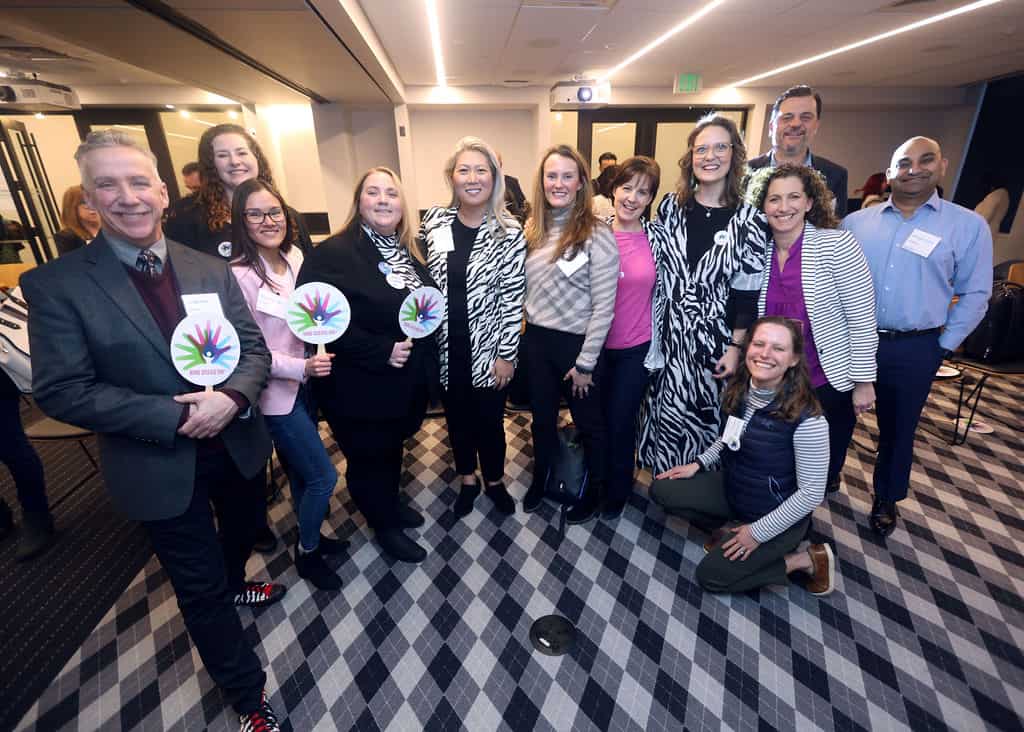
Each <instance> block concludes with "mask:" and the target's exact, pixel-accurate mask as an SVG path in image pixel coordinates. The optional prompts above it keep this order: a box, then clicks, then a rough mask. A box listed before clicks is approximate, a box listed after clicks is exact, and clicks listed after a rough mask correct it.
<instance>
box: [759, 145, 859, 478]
mask: <svg viewBox="0 0 1024 732" xmlns="http://www.w3.org/2000/svg"><path fill="white" fill-rule="evenodd" d="M748 190H749V195H750V198H751V201H752V202H753V203H755V204H756V205H757V207H758V208H759V209H761V210H762V211H764V213H765V215H766V216H767V217H768V225H769V226H770V227H771V232H772V238H771V240H770V241H769V242H768V249H767V253H766V258H765V268H764V272H765V277H764V281H763V282H762V284H761V292H760V295H759V297H758V304H757V310H758V314H759V315H781V316H783V317H787V318H792V319H794V320H797V321H799V322H800V323H802V324H803V337H804V352H805V353H804V355H805V356H806V358H807V367H808V370H809V372H810V377H811V385H812V386H813V387H814V390H815V393H816V394H817V397H818V401H819V402H821V405H822V408H823V409H824V410H825V417H826V418H827V419H828V427H829V445H830V452H831V457H830V459H829V468H828V483H827V486H828V491H829V492H830V493H831V492H835V491H837V490H839V477H840V474H841V473H842V469H843V463H844V462H845V461H846V449H847V448H848V447H849V446H850V440H851V438H852V437H853V428H854V426H855V425H856V423H857V415H858V414H860V413H861V412H865V411H867V410H869V409H871V407H872V405H873V404H874V402H875V387H874V380H875V351H876V350H877V348H878V331H877V325H876V322H875V291H874V286H873V285H872V281H871V271H870V270H869V269H868V263H867V260H866V259H865V258H864V253H863V252H862V251H861V248H860V245H859V244H858V243H857V240H856V239H855V238H854V237H853V234H851V233H850V232H848V231H843V230H841V229H839V228H837V227H838V226H839V222H838V220H837V219H836V216H835V214H834V213H833V212H832V193H831V192H830V191H829V189H828V188H827V187H826V186H825V181H824V179H823V178H822V177H821V174H820V173H818V172H817V171H816V170H814V169H812V168H808V167H805V166H802V165H788V164H787V165H781V166H779V167H778V168H763V169H762V170H759V171H757V172H756V173H755V174H754V176H753V178H752V179H751V183H750V187H749V189H748Z"/></svg>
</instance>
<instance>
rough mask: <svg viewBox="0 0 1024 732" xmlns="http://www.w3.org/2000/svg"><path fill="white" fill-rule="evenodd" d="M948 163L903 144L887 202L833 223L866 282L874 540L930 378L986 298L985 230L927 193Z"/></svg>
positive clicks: (988, 241)
mask: <svg viewBox="0 0 1024 732" xmlns="http://www.w3.org/2000/svg"><path fill="white" fill-rule="evenodd" d="M948 164H949V162H948V161H947V160H945V159H944V158H943V157H942V150H941V149H940V148H939V143H937V142H936V141H935V140H931V139H929V138H927V137H912V138H911V139H909V140H907V141H906V142H904V143H903V144H902V145H900V146H899V147H898V148H896V151H895V152H894V153H893V156H892V161H891V163H890V165H889V169H888V170H887V171H886V176H887V177H888V179H889V185H890V186H891V187H892V197H891V198H890V199H889V201H888V202H886V203H884V204H882V205H880V206H873V207H871V208H868V209H866V210H863V211H857V212H856V213H853V214H850V215H849V216H848V217H846V219H845V220H844V221H843V228H845V229H847V230H848V231H850V232H852V233H853V235H854V236H856V237H857V241H859V242H860V244H861V247H862V248H863V249H864V256H865V257H867V260H868V266H869V267H870V268H871V276H872V279H873V280H874V284H875V301H876V303H877V319H878V376H877V379H878V381H877V383H876V385H875V395H876V407H877V410H878V433H879V434H878V460H877V462H876V463H875V471H874V478H873V482H874V490H875V499H874V504H873V505H872V508H871V520H870V523H871V528H872V530H873V531H874V532H875V533H876V534H878V535H880V536H883V537H884V536H888V535H889V534H891V533H892V531H893V529H895V527H896V517H897V509H896V503H897V502H898V501H901V500H903V499H904V498H906V497H907V488H908V484H909V482H910V466H911V463H912V462H913V457H914V433H915V431H916V430H917V423H918V420H919V419H920V417H921V410H922V409H924V404H925V401H926V400H927V399H928V392H929V391H930V390H931V386H932V380H933V379H934V378H935V372H936V370H937V369H938V367H939V365H940V364H941V363H942V359H943V357H944V356H945V355H946V354H947V353H949V352H950V351H952V350H954V349H955V348H956V347H957V346H959V345H960V343H961V342H962V341H963V339H964V338H966V337H967V336H968V335H969V334H970V333H971V331H972V330H974V328H975V327H976V326H977V325H978V323H979V322H980V321H981V319H982V317H984V315H985V311H986V310H987V309H988V299H989V296H990V295H991V293H992V235H991V233H990V232H989V229H988V225H987V224H986V223H985V220H984V219H983V218H982V217H981V216H979V215H978V214H976V213H974V212H973V211H971V210H969V209H966V208H963V207H962V206H958V205H956V204H955V203H951V202H950V201H944V200H942V199H941V198H940V197H939V195H938V193H937V192H936V187H937V186H938V184H939V181H941V180H942V177H943V176H944V175H945V173H946V168H947V166H948ZM954 296H957V297H959V300H958V301H957V303H956V304H955V305H953V306H952V307H950V302H951V301H952V300H953V297H954Z"/></svg>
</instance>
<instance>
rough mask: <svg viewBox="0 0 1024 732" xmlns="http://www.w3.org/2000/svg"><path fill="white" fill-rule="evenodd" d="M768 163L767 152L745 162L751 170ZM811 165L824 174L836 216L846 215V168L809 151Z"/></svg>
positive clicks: (847, 176) (847, 179)
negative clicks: (833, 197)
mask: <svg viewBox="0 0 1024 732" xmlns="http://www.w3.org/2000/svg"><path fill="white" fill-rule="evenodd" d="M770 164H771V158H770V157H769V156H768V154H767V153H765V154H764V155H760V156H758V157H756V158H754V159H753V160H750V161H748V162H747V165H749V166H750V167H751V169H753V170H757V169H758V168H766V167H768V165H770ZM811 165H812V166H813V167H814V169H815V170H817V171H819V172H820V173H821V174H822V175H823V176H825V185H827V186H828V189H829V190H830V191H832V195H833V196H835V197H836V216H838V217H839V218H843V217H844V216H846V208H847V206H846V197H847V186H848V184H849V175H848V174H847V172H846V168H844V167H843V166H842V165H839V164H838V163H833V162H832V161H831V160H829V159H828V158H823V157H821V156H820V155H815V154H814V153H813V152H812V153H811Z"/></svg>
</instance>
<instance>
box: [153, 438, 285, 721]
mask: <svg viewBox="0 0 1024 732" xmlns="http://www.w3.org/2000/svg"><path fill="white" fill-rule="evenodd" d="M265 485H266V476H265V475H264V471H260V473H259V474H258V475H256V476H255V477H253V478H250V479H246V478H244V477H242V475H241V473H239V472H238V469H237V468H236V467H235V464H234V462H233V461H232V460H231V457H230V456H229V455H228V454H227V453H226V452H220V453H213V454H209V455H203V456H201V457H200V458H198V459H197V461H196V479H195V487H194V489H193V492H192V502H191V503H190V504H189V506H188V508H187V509H185V513H183V514H181V515H180V516H175V517H174V518H169V519H161V520H159V521H144V522H142V525H143V526H144V527H145V529H146V531H147V532H148V533H149V538H150V542H151V543H152V545H153V551H154V552H155V553H156V556H157V558H158V559H159V560H160V564H161V565H163V568H164V571H166V572H167V575H168V577H170V580H171V585H172V586H173V587H174V592H175V595H177V598H178V607H179V608H181V614H182V616H183V617H184V619H185V627H186V628H188V634H189V636H190V637H191V638H192V642H193V643H194V644H195V646H196V650H198V651H199V656H200V658H202V659H203V664H204V665H205V666H206V670H207V671H209V673H210V677H211V678H212V679H213V680H214V682H215V683H216V684H217V685H218V686H219V687H220V688H221V689H222V690H223V692H224V695H225V696H226V697H227V699H228V701H229V702H230V703H231V705H232V706H233V707H234V708H235V711H237V712H238V713H239V714H245V713H248V712H252V711H255V710H257V709H259V707H260V695H261V693H262V691H263V686H264V684H265V683H266V680H267V676H266V674H265V673H264V672H263V666H262V664H261V663H260V660H259V658H258V657H257V656H256V652H255V651H254V650H253V648H252V645H251V644H250V643H249V641H248V639H246V637H245V633H244V631H243V630H242V623H241V621H240V620H239V618H238V611H237V610H236V609H235V604H234V593H235V592H236V591H237V590H238V588H239V586H240V585H241V584H242V582H243V581H244V580H245V563H246V561H247V560H248V559H249V554H250V553H251V552H252V546H253V544H254V542H255V539H254V533H255V531H256V530H258V529H259V527H260V526H261V524H262V521H263V519H262V516H263V514H264V510H265V507H266V499H265V498H264V496H263V489H264V486H265ZM211 503H212V504H213V509H214V510H215V511H216V513H217V522H218V524H219V526H220V534H219V536H218V532H217V529H216V528H215V527H214V523H213V511H211V508H210V504H211Z"/></svg>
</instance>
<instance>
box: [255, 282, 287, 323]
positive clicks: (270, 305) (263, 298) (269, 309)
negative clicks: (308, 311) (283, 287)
mask: <svg viewBox="0 0 1024 732" xmlns="http://www.w3.org/2000/svg"><path fill="white" fill-rule="evenodd" d="M256 310H257V311H259V312H261V313H266V314H267V315H270V316H271V317H274V318H281V319H282V320H283V319H284V318H285V316H286V314H287V312H288V298H287V297H282V296H281V295H278V294H277V293H276V292H274V291H273V290H271V289H268V288H266V287H261V288H260V291H259V294H258V295H257V296H256Z"/></svg>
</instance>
